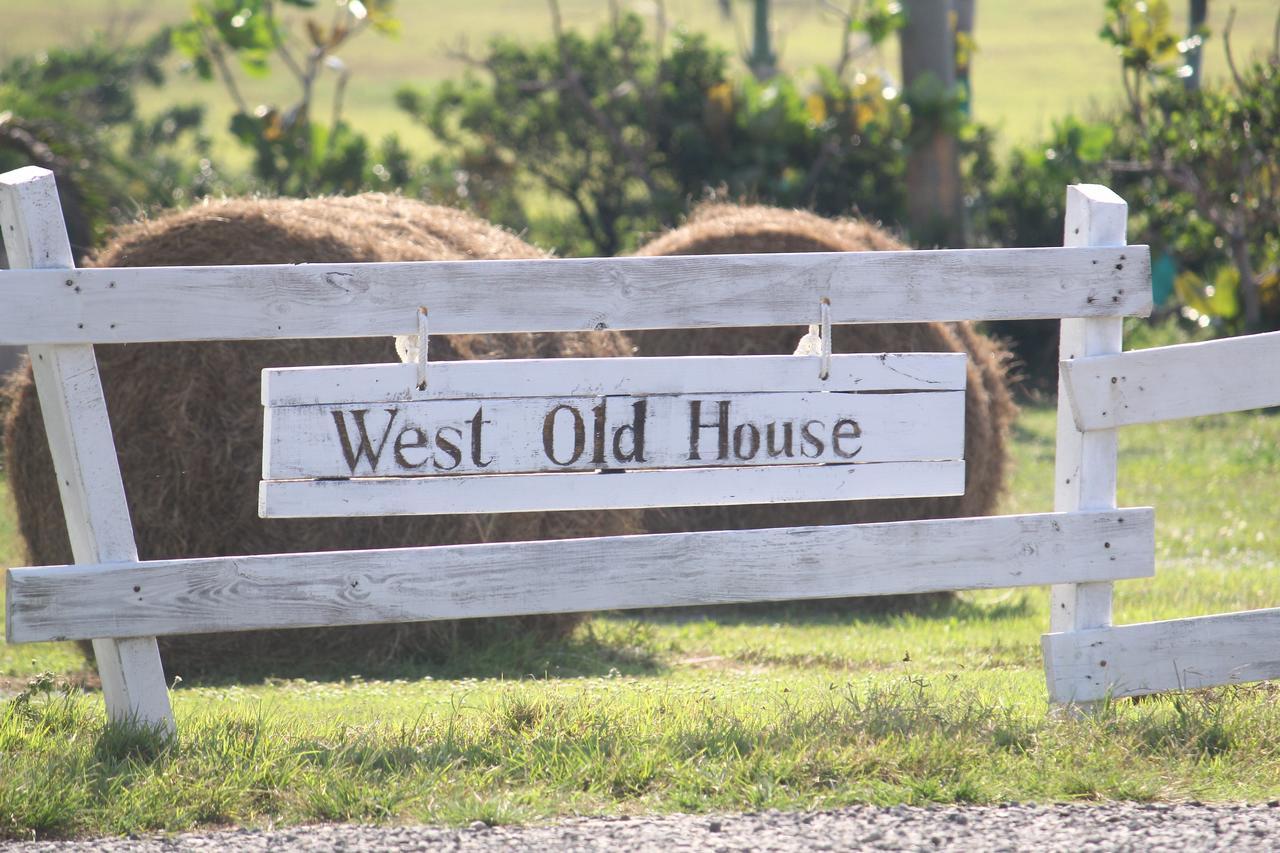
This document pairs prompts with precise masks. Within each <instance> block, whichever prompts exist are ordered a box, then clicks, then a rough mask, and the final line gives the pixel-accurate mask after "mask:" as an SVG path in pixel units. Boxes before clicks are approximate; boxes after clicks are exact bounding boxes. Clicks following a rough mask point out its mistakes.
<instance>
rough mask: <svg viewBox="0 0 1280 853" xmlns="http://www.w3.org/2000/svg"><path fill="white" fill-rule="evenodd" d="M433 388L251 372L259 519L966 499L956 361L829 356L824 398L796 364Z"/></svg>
mask: <svg viewBox="0 0 1280 853" xmlns="http://www.w3.org/2000/svg"><path fill="white" fill-rule="evenodd" d="M428 377H429V379H428V384H427V388H426V389H425V390H419V389H418V388H417V382H416V367H415V365H408V364H390V365H360V366H349V367H323V368H290V369H281V370H268V371H264V378H263V402H264V405H266V407H267V413H266V435H265V442H264V448H265V451H264V456H263V480H264V483H263V491H262V495H263V501H262V511H263V514H264V515H269V516H281V515H285V516H299V515H328V514H335V515H336V514H341V515H351V514H357V515H361V514H402V513H421V512H497V511H518V510H520V509H586V508H619V507H623V506H629V507H635V506H664V505H683V504H709V503H760V502H772V501H784V500H828V499H840V498H868V497H906V496H920V495H937V494H956V493H959V492H962V491H963V488H964V484H963V479H964V477H963V474H964V463H963V461H961V460H962V457H963V449H964V381H965V357H964V355H962V354H919V353H914V354H884V355H845V356H834V357H833V358H832V359H831V367H830V372H829V376H828V378H827V379H825V380H824V379H821V378H819V375H818V359H816V358H806V357H798V356H753V357H707V358H643V359H641V358H627V359H554V360H532V361H501V362H484V361H472V362H438V363H433V364H432V365H430V367H429V372H428ZM877 466H878V467H877ZM885 466H888V467H885ZM603 473H626V474H627V475H628V476H627V477H618V478H607V480H608V482H604V481H602V480H601V478H600V477H599V476H598V475H599V474H603ZM641 474H643V475H647V476H639V475H641ZM375 491H376V492H379V493H382V495H383V497H382V498H379V499H373V500H370V498H369V496H370V495H371V494H373V493H374V492H375ZM392 493H394V496H393V494H392ZM411 493H416V494H413V495H412V496H410V494H411ZM548 504H550V505H548ZM339 510H340V511H339Z"/></svg>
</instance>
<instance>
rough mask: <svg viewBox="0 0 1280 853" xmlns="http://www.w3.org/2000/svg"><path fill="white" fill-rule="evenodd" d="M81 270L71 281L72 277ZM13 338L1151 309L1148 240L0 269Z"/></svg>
mask: <svg viewBox="0 0 1280 853" xmlns="http://www.w3.org/2000/svg"><path fill="white" fill-rule="evenodd" d="M68 282H70V283H69V284H68ZM0 289H2V290H3V291H4V292H5V294H6V295H5V299H4V308H5V310H4V311H3V312H0V344H5V343H128V342H141V341H182V340H226V339H266V338H316V337H359V336H376V335H393V334H400V335H412V334H417V316H418V313H417V312H418V308H419V306H427V307H429V308H430V311H431V331H432V334H447V333H456V332H527V331H578V330H591V329H605V328H613V329H656V328H684V327H708V326H769V325H807V324H809V323H812V322H814V321H815V319H816V317H817V316H818V312H819V304H820V300H821V299H822V298H824V297H825V298H828V299H830V302H831V321H832V322H834V323H871V322H883V321H902V322H912V321H915V322H922V321H928V320H996V319H1017V318H1055V317H1103V316H1116V317H1119V316H1127V315H1146V314H1148V313H1149V312H1150V310H1151V289H1150V255H1149V252H1148V250H1147V248H1146V247H1145V246H1122V247H1117V248H1110V247H1108V248H1045V249H947V250H938V251H912V252H845V253H839V252H837V253H813V254H792V255H786V254H779V255H708V256H701V257H696V256H695V257H662V258H586V259H565V260H516V261H435V262H421V263H383V264H294V265H273V266H226V267H184V268H164V267H160V268H133V269H83V270H69V271H67V272H66V273H65V274H63V273H55V272H50V271H40V270H30V271H11V272H0Z"/></svg>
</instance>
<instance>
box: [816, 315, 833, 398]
mask: <svg viewBox="0 0 1280 853" xmlns="http://www.w3.org/2000/svg"><path fill="white" fill-rule="evenodd" d="M819 313H820V314H821V323H822V361H821V363H820V366H819V367H818V378H819V379H821V380H823V381H824V382H825V381H826V379H827V377H828V376H830V375H831V300H830V299H828V298H827V297H825V296H824V297H822V303H821V307H820V309H819Z"/></svg>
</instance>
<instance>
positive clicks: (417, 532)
mask: <svg viewBox="0 0 1280 853" xmlns="http://www.w3.org/2000/svg"><path fill="white" fill-rule="evenodd" d="M536 257H543V254H542V253H541V252H540V251H538V250H537V249H535V248H533V247H532V246H529V245H528V244H526V243H525V242H523V241H522V240H520V239H518V238H517V237H515V236H514V235H512V234H510V233H508V232H506V231H503V230H501V229H499V228H496V227H494V226H492V225H489V224H488V223H485V222H482V221H479V220H477V219H476V218H474V217H472V216H469V215H467V214H465V213H462V212H459V211H457V210H452V209H449V208H443V207H433V206H429V205H425V204H422V203H419V202H415V201H411V200H407V199H403V198H399V197H396V196H388V195H379V194H370V195H363V196H356V197H352V198H327V199H311V200H305V201H302V200H283V199H281V200H228V201H221V202H214V203H208V204H202V205H199V206H196V207H193V208H191V209H188V210H185V211H182V212H179V213H173V214H169V215H165V216H163V217H161V218H158V219H155V220H152V221H144V222H140V223H137V224H135V225H132V226H129V227H127V228H124V229H123V230H122V231H121V232H120V234H119V235H118V236H117V237H116V239H115V240H114V241H113V242H112V243H111V244H110V245H109V246H107V247H106V248H105V249H103V250H102V251H101V252H100V253H99V254H98V255H97V256H96V257H95V258H93V259H92V261H91V263H92V264H93V265H95V266H105V267H110V266H168V265H206V264H267V263H295V262H303V261H313V262H333V263H338V262H359V261H409V260H458V259H478V258H536ZM476 297H477V298H478V299H482V298H484V294H483V293H477V294H476ZM629 352H630V348H629V346H628V344H627V343H626V339H625V338H623V337H622V336H621V335H618V334H616V333H583V334H565V335H549V334H543V335H531V334H522V335H466V336H451V337H446V336H438V337H433V338H432V340H431V357H432V359H433V360H447V359H457V358H468V359H470V358H531V357H556V356H571V355H573V356H609V355H625V354H629ZM98 359H99V364H100V365H101V370H102V377H103V385H104V388H105V393H106V398H107V405H108V409H109V411H110V414H111V422H112V430H113V432H114V434H115V440H116V446H117V448H118V450H119V453H120V462H121V467H122V470H123V475H124V483H125V491H126V493H127V495H128V499H129V508H130V512H131V513H132V515H133V523H134V527H135V530H136V533H137V540H138V549H139V552H140V554H141V556H142V557H143V558H144V559H165V558H173V557H187V556H224V555H235V554H265V553H280V552H290V551H329V550H342V549H351V548H389V547H401V546H413V545H436V544H441V545H443V544H455V543H468V542H494V541H512V540H528V539H549V538H560V537H570V536H585V535H609V534H620V533H629V532H636V531H637V530H638V525H637V521H638V517H637V515H636V514H634V513H603V512H579V513H541V514H540V513H522V514H510V515H501V516H437V517H422V518H373V519H307V520H282V519H270V520H264V519H261V518H259V517H258V513H257V490H258V480H259V474H260V471H261V459H262V449H261V441H262V406H261V404H260V400H259V394H260V391H259V385H260V371H261V370H262V369H263V368H264V367H287V366H296V365H308V364H314V365H321V364H344V363H366V362H389V361H396V360H397V357H396V353H395V350H394V348H393V345H392V340H391V338H389V337H388V338H385V339H339V340H299V341H269V342H222V343H167V344H145V345H142V344H136V345H129V346H102V347H99V348H98ZM4 394H5V395H6V396H7V397H8V398H9V401H10V404H9V406H8V413H7V417H6V423H5V451H6V455H7V464H8V470H9V478H10V484H11V488H12V490H13V494H14V498H15V501H16V504H17V509H18V519H19V526H20V530H21V533H22V535H23V537H24V538H25V540H26V545H27V549H28V555H29V559H30V561H31V563H32V564H36V565H50V564H63V563H69V562H71V552H70V546H69V544H68V540H67V533H66V528H65V526H64V523H63V518H62V512H61V505H60V501H59V498H58V490H57V485H56V482H55V479H54V475H53V469H52V463H51V461H50V457H49V452H48V447H47V445H46V443H45V436H44V427H43V424H42V421H41V417H40V412H39V407H38V404H37V401H36V395H35V389H34V387H33V384H32V379H31V373H30V369H29V368H27V369H25V370H20V371H18V372H17V373H15V374H13V377H12V378H11V380H10V382H9V384H8V385H7V387H6V388H5V390H4ZM3 408H4V407H3V406H0V409H3ZM578 621H579V617H578V616H575V615H567V616H565V615H551V616H532V617H525V618H518V619H508V620H469V621H462V622H433V623H422V624H410V625H387V626H366V627H357V628H324V629H305V630H297V631H274V632H250V633H242V634H221V635H212V636H201V637H193V638H185V637H178V638H169V639H163V640H162V641H161V646H162V651H163V654H164V660H165V663H166V666H167V668H168V669H169V671H170V673H171V674H181V675H183V676H189V675H199V674H210V673H221V674H224V675H225V674H230V673H234V672H236V671H237V670H238V669H240V668H242V667H248V666H251V667H252V668H253V670H254V671H255V672H256V671H261V670H264V669H265V670H272V671H276V672H287V671H295V672H297V671H303V670H304V669H305V668H308V667H313V666H314V665H315V664H316V663H318V662H320V661H331V662H332V665H333V666H342V665H344V664H346V665H351V666H367V665H371V664H379V663H385V662H390V661H392V660H402V659H405V658H408V657H416V656H429V657H436V658H439V657H441V656H444V655H447V654H448V653H449V652H450V650H452V649H456V648H457V647H458V645H459V644H460V643H461V644H467V643H475V642H480V641H485V640H490V639H495V638H502V637H505V636H513V635H514V634H516V633H522V634H536V635H540V636H544V637H545V636H560V635H563V634H565V633H566V632H567V631H569V630H570V629H572V628H573V627H574V626H575V625H576V624H577V623H578Z"/></svg>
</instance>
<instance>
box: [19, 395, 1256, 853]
mask: <svg viewBox="0 0 1280 853" xmlns="http://www.w3.org/2000/svg"><path fill="white" fill-rule="evenodd" d="M1052 443H1053V412H1052V410H1050V409H1048V408H1044V407H1033V408H1029V409H1027V410H1026V411H1024V413H1023V415H1022V416H1021V418H1020V420H1019V422H1018V425H1017V430H1016V434H1015V453H1016V457H1017V471H1016V474H1015V477H1014V481H1013V488H1012V491H1011V494H1010V496H1009V499H1008V501H1007V506H1006V509H1007V510H1009V511H1019V512H1020V511H1040V510H1047V509H1049V508H1050V506H1051V480H1052V477H1051V466H1052ZM1277 476H1280V417H1275V416H1273V415H1267V414H1243V415H1232V416H1223V417H1214V418H1205V419H1200V420H1196V421H1189V422H1181V423H1176V424H1169V425H1157V426H1151V427H1137V428H1131V429H1127V430H1125V431H1124V432H1122V465H1121V471H1120V484H1121V487H1120V503H1121V505H1154V506H1155V507H1156V508H1157V531H1158V545H1157V552H1158V556H1157V560H1158V569H1157V576H1156V578H1155V579H1153V580H1143V581H1132V582H1125V583H1121V584H1118V585H1117V588H1116V620H1117V622H1134V621H1141V620H1146V619H1153V618H1168V617H1176V616H1187V615H1195V614H1205V613H1214V612H1223V611H1229V610H1239V609H1247V608H1256V607H1265V606H1270V605H1275V604H1276V603H1277V599H1280V582H1277V580H1276V568H1277V566H1276V561H1277V557H1278V556H1280V541H1277V538H1276V537H1277V534H1278V533H1280V531H1277V528H1276V524H1275V522H1276V512H1275V504H1274V501H1273V500H1272V498H1271V496H1272V495H1273V493H1274V483H1275V482H1276V479H1277ZM4 523H5V524H6V525H9V524H10V522H9V521H7V520H6V521H5V522H4ZM16 550H17V549H16V547H15V545H14V542H13V534H12V528H11V526H9V527H5V528H4V529H3V538H2V539H0V552H3V553H6V554H8V555H9V561H10V562H13V560H14V559H15V555H14V552H15V551H16ZM1047 610H1048V608H1047V592H1046V590H1044V589H1031V590H1013V591H993V592H981V593H973V594H965V595H962V596H961V597H960V598H959V599H958V600H956V601H955V602H954V603H951V604H945V605H940V606H937V607H934V608H932V609H929V610H926V611H925V612H922V613H917V614H913V615H911V614H908V615H866V614H862V615H860V614H857V613H851V612H848V611H842V610H839V609H833V608H831V607H823V606H821V605H816V606H808V607H804V606H795V605H790V606H788V605H778V606H775V607H771V608H767V609H750V608H742V609H735V610H723V611H719V612H707V613H689V612H672V613H666V614H658V615H651V616H642V617H636V616H631V615H626V614H615V615H606V616H600V617H597V618H595V619H593V620H592V621H591V622H590V623H588V625H587V626H586V627H585V628H584V629H583V630H581V631H580V632H579V633H578V634H577V635H576V636H575V637H573V638H572V639H571V640H570V641H568V642H565V643H560V644H556V645H552V646H544V647H525V648H520V649H514V650H512V649H486V650H480V651H477V652H475V653H473V654H468V655H467V656H465V657H463V658H460V659H457V660H454V661H452V662H451V663H449V664H448V665H445V666H412V665H404V666H401V667H399V668H396V669H389V670H387V671H384V672H377V673H364V674H363V677H357V676H354V675H352V674H350V673H342V672H329V673H325V672H316V673H313V674H312V675H311V676H310V677H308V678H307V679H288V680H281V679H269V680H266V681H264V682H260V683H248V684H225V683H222V684H203V685H201V684H191V683H183V684H180V685H179V686H178V687H177V689H175V691H174V693H173V698H174V705H175V709H176V713H177V716H178V722H179V726H180V728H181V732H182V735H181V739H180V740H179V741H178V742H177V743H176V744H172V745H168V746H164V745H160V744H158V743H156V742H154V741H153V740H151V739H148V738H146V737H141V736H137V735H131V734H129V733H127V732H120V731H115V730H110V729H105V728H104V726H103V711H102V706H101V700H100V697H98V696H97V695H95V694H89V695H84V694H81V693H79V692H77V691H75V690H63V689H62V688H61V686H60V683H61V681H62V680H63V679H65V678H71V679H75V678H78V677H81V676H82V672H81V664H80V663H78V661H77V659H76V657H75V656H74V655H73V654H70V653H69V652H68V651H67V649H66V647H63V646H53V645H46V646H40V647H18V648H15V647H0V672H3V673H5V674H7V675H8V676H10V678H11V680H12V678H13V677H22V678H25V677H29V676H33V675H34V674H35V673H37V672H39V671H42V670H48V671H51V672H52V673H53V674H54V678H53V679H52V680H49V681H46V682H45V684H44V685H42V686H37V687H36V688H35V689H33V690H29V691H27V692H25V693H23V694H21V695H19V696H18V697H17V698H10V699H9V700H8V702H7V704H6V705H4V706H0V762H2V763H3V767H4V771H3V772H2V773H0V837H3V836H9V837H30V836H31V835H32V834H33V833H34V834H37V835H42V836H43V835H66V834H85V833H87V834H95V833H126V832H135V831H143V830H160V829H168V830H179V829H186V828H190V827H194V826H200V825H209V824H225V823H247V824H265V823H268V822H275V823H287V822H299V821H320V820H357V821H432V822H436V821H439V822H448V823H467V822H470V821H473V820H483V821H487V822H490V823H494V822H511V821H532V820H541V819H549V818H554V817H557V816H562V815H569V814H580V813H615V814H616V813H638V812H662V811H672V810H681V811H703V810H709V811H715V810H754V809H762V808H772V807H776V808H788V809H797V808H820V807H830V806H837V805H841V804H848V803H882V804H888V803H912V804H921V803H933V802H999V801H1006V800H1056V799H1087V800H1101V799H1138V800H1154V799H1199V800H1266V799H1273V798H1276V797H1277V796H1280V746H1278V744H1280V738H1277V733H1280V704H1278V703H1277V696H1278V694H1277V691H1276V689H1275V688H1274V687H1270V686H1265V685H1262V686H1247V687H1240V688H1232V689H1224V690H1217V691H1205V692H1201V693H1197V694H1194V695H1187V696H1182V697H1164V698H1155V699H1147V700H1144V701H1140V702H1131V701H1125V702H1117V703H1115V705H1113V706H1111V707H1108V708H1105V709H1104V710H1102V711H1101V712H1100V713H1099V714H1097V715H1096V716H1093V717H1090V718H1088V719H1069V718H1068V719H1062V718H1054V717H1050V716H1048V715H1047V714H1046V710H1047V708H1046V699H1045V688H1044V683H1043V675H1042V672H1041V668H1040V655H1039V648H1038V640H1039V636H1040V633H1041V632H1042V631H1043V630H1044V629H1045V626H1046V625H1047V624H1048V613H1047ZM10 696H12V692H11V693H10Z"/></svg>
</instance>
